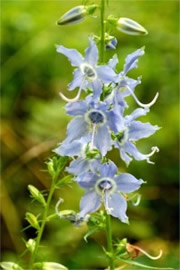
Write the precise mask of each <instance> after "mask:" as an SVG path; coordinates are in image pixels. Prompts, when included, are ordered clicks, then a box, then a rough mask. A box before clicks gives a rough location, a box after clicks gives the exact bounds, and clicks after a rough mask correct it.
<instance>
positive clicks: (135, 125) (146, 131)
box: [129, 121, 159, 140]
mask: <svg viewBox="0 0 180 270" xmlns="http://www.w3.org/2000/svg"><path fill="white" fill-rule="evenodd" d="M158 129H159V127H158V126H152V125H151V124H150V123H142V122H140V121H134V122H132V123H131V125H130V127H129V139H130V140H139V139H142V138H147V137H149V136H151V135H152V134H154V133H155V132H156V131H157V130H158Z"/></svg>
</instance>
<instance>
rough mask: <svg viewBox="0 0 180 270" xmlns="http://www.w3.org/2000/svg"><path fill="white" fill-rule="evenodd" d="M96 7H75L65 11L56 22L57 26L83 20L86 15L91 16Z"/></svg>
mask: <svg viewBox="0 0 180 270" xmlns="http://www.w3.org/2000/svg"><path fill="white" fill-rule="evenodd" d="M96 8H97V5H89V6H83V5H81V6H76V7H74V8H72V9H70V10H69V11H67V12H66V13H65V14H64V15H63V16H62V17H61V18H60V19H59V20H58V21H57V24H58V25H68V24H74V23H78V22H80V21H82V20H84V18H85V16H86V15H91V14H93V13H94V11H95V10H96Z"/></svg>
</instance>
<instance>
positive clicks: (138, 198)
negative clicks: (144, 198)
mask: <svg viewBox="0 0 180 270" xmlns="http://www.w3.org/2000/svg"><path fill="white" fill-rule="evenodd" d="M134 197H137V199H136V201H132V204H133V205H134V206H138V205H139V204H140V202H141V195H139V194H136V196H134Z"/></svg>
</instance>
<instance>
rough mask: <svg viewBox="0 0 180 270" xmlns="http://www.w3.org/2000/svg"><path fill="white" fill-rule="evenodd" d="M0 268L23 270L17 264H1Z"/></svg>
mask: <svg viewBox="0 0 180 270" xmlns="http://www.w3.org/2000/svg"><path fill="white" fill-rule="evenodd" d="M0 267H1V268H2V269H4V270H23V269H22V268H21V267H20V266H19V265H18V264H16V263H14V262H1V263H0Z"/></svg>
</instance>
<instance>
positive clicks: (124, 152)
mask: <svg viewBox="0 0 180 270" xmlns="http://www.w3.org/2000/svg"><path fill="white" fill-rule="evenodd" d="M148 111H149V110H148V109H142V108H138V109H136V110H134V111H133V112H132V114H131V115H126V116H125V117H124V118H122V119H123V120H124V129H123V130H121V131H119V132H118V133H116V134H113V139H114V147H115V148H118V149H119V151H120V157H121V159H122V160H123V161H124V162H125V163H126V164H127V165H129V163H130V162H131V160H132V157H134V158H135V159H136V160H146V161H147V162H148V163H152V164H153V162H152V161H150V159H149V158H150V157H151V156H152V155H153V154H154V153H155V152H158V151H159V149H158V147H156V146H155V147H152V152H151V153H149V154H142V153H141V152H139V150H138V149H137V147H136V146H135V144H134V143H133V142H134V141H137V140H140V139H142V138H147V137H149V136H151V135H152V134H154V133H155V132H156V131H157V130H158V129H159V127H158V126H157V125H154V126H153V125H151V124H150V123H142V122H140V121H136V120H135V119H136V118H138V117H140V116H143V115H146V114H147V112H148Z"/></svg>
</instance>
